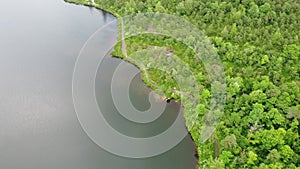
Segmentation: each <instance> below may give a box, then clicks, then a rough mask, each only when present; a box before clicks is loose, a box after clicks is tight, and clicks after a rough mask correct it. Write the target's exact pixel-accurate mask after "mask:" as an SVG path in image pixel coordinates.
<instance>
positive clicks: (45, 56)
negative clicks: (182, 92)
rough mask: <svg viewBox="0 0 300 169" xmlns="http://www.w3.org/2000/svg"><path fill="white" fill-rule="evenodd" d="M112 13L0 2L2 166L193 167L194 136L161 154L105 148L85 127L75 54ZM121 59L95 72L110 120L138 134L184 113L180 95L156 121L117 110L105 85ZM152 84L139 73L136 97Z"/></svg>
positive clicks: (58, 1)
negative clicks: (142, 155) (141, 155)
mask: <svg viewBox="0 0 300 169" xmlns="http://www.w3.org/2000/svg"><path fill="white" fill-rule="evenodd" d="M114 19H115V18H114V17H113V16H112V15H110V14H107V13H104V12H101V11H98V10H95V9H91V8H88V7H84V6H77V5H73V4H68V3H65V2H63V1H62V0H43V1H40V0H27V1H23V0H16V1H1V2H0V49H1V50H0V51H1V55H0V77H1V82H0V168H1V169H141V168H143V169H189V168H194V166H195V162H196V160H195V158H194V147H193V145H192V142H191V139H190V138H189V137H186V139H184V140H183V141H182V142H181V143H180V144H179V145H178V146H177V147H175V148H174V149H172V150H170V151H168V152H166V153H164V154H162V155H160V156H156V157H152V158H147V159H129V158H123V157H119V156H116V155H113V154H111V153H109V152H106V151H104V150H103V149H101V148H100V147H99V146H97V145H96V144H94V143H93V142H92V141H91V139H90V138H89V137H88V136H87V135H86V133H85V132H84V131H83V130H82V128H81V126H80V123H79V121H78V120H77V118H76V113H75V111H74V107H73V102H72V73H73V69H74V65H75V62H76V58H77V56H78V53H79V51H80V49H81V47H82V46H83V45H84V43H85V41H86V40H87V39H88V38H89V36H90V35H91V34H92V33H93V32H94V31H96V30H97V29H98V28H99V27H101V26H103V25H105V24H107V23H108V22H110V21H112V20H114ZM116 29H117V28H116ZM111 38H115V35H114V34H112V35H111ZM105 41H106V39H103V43H105ZM99 50H101V46H99ZM120 62H121V60H120V59H115V58H110V57H106V59H105V60H104V62H103V64H102V66H101V67H100V68H99V72H102V73H101V74H99V76H97V79H96V84H97V85H96V86H97V88H96V92H97V93H96V95H97V99H98V104H99V105H104V106H105V107H104V108H105V109H106V110H107V111H106V112H107V113H106V114H105V117H106V118H107V121H109V122H110V124H111V125H112V126H113V127H114V128H116V129H117V130H119V131H120V132H123V133H125V134H127V135H132V136H139V137H146V136H150V135H155V134H157V133H159V132H161V131H163V130H165V129H166V128H167V127H168V125H170V124H171V123H172V120H173V119H174V118H175V117H176V114H177V113H178V112H177V111H178V110H179V105H178V104H177V103H174V102H173V103H170V106H168V108H167V109H166V112H165V113H164V114H163V116H162V117H161V118H160V119H159V120H158V121H157V123H152V124H147V125H140V124H133V123H130V122H126V121H125V119H123V118H122V117H119V115H118V112H117V111H116V110H115V109H114V107H113V103H112V102H111V96H110V93H109V92H105V91H106V90H105V89H107V88H109V83H107V82H108V81H110V79H111V76H110V75H111V74H112V71H113V70H114V67H115V66H116V65H118V64H119V63H120ZM129 66H132V65H129ZM100 69H101V70H100ZM103 72H104V73H105V74H106V76H104V75H103ZM149 92H150V89H149V88H147V87H146V86H145V85H144V83H143V82H142V81H141V79H140V76H137V77H136V78H135V79H134V81H133V82H132V84H131V89H130V97H131V98H132V99H131V100H132V102H133V104H134V105H136V107H137V108H138V109H146V108H147V107H148V106H149V105H148V104H149V103H148V102H147V98H148V96H147V95H148V94H149ZM149 148H151V147H149Z"/></svg>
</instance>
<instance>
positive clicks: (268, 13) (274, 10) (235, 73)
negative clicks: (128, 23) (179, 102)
mask: <svg viewBox="0 0 300 169" xmlns="http://www.w3.org/2000/svg"><path fill="white" fill-rule="evenodd" d="M67 1H69V2H76V3H80V4H86V5H91V3H90V1H88V0H67ZM95 3H96V7H98V8H100V9H103V10H106V11H109V12H111V13H113V14H114V15H116V16H117V17H119V16H126V15H128V14H133V13H143V12H161V13H168V14H173V15H176V16H182V17H184V18H187V19H188V20H189V21H191V22H192V23H193V24H194V25H196V26H197V27H198V28H199V29H200V30H202V31H204V32H205V34H206V35H207V36H208V38H209V39H210V40H211V42H212V43H213V45H214V46H215V48H216V50H217V52H218V55H219V56H220V59H221V61H222V64H223V65H222V66H223V67H224V70H225V74H226V83H227V89H226V91H227V99H226V106H225V110H224V115H223V117H222V120H221V122H220V123H219V124H218V126H217V129H216V131H215V132H214V134H213V136H212V137H211V138H210V139H209V140H208V141H207V142H205V143H204V144H203V143H201V142H200V141H199V130H200V126H201V124H202V122H203V121H204V120H203V119H204V118H205V117H203V115H204V114H205V113H206V111H208V107H209V101H210V90H211V86H210V81H209V78H208V77H207V74H206V73H205V69H204V67H203V65H202V64H201V63H198V62H195V61H194V60H193V57H192V56H193V51H192V50H191V49H189V48H188V47H187V46H185V45H184V44H182V43H181V42H178V41H176V40H173V39H172V38H169V37H163V36H157V35H142V36H137V37H131V38H128V39H126V44H130V45H127V46H129V47H128V49H127V52H128V53H129V54H130V53H133V52H134V51H137V50H140V49H147V48H149V47H151V46H165V47H166V48H168V49H169V50H172V51H173V50H174V54H176V55H177V56H178V57H179V58H180V59H182V60H184V61H185V62H186V63H187V64H189V65H190V67H191V69H192V71H193V72H194V73H196V74H197V79H196V80H197V82H198V83H199V84H200V87H201V89H200V90H201V95H200V98H196V99H200V100H201V102H200V104H199V105H198V107H196V108H195V107H194V108H193V110H191V109H192V106H190V107H189V106H187V107H185V108H186V109H187V112H189V111H191V112H196V113H197V116H196V118H194V117H193V119H192V120H194V122H193V123H192V122H191V121H189V120H187V126H188V129H189V130H190V132H191V134H192V137H193V139H194V141H195V143H196V145H197V147H198V153H199V168H214V169H222V168H255V169H284V168H287V169H296V168H298V169H300V137H299V134H300V125H299V120H300V104H299V103H300V76H299V73H300V41H299V38H300V31H299V28H300V2H299V1H298V0H225V1H220V0H215V1H211V0H207V1H204V0H203V1H201V0H128V1H124V0H95ZM113 55H115V56H118V57H122V58H124V56H122V51H121V44H118V45H117V46H116V47H115V51H114V52H113ZM135 59H138V58H135ZM129 61H130V60H129ZM142 61H147V59H143V60H142ZM132 62H134V61H132ZM136 64H137V65H138V63H136ZM145 64H146V63H145ZM138 66H139V65H138ZM147 72H148V73H149V76H150V79H151V80H152V81H153V83H155V84H157V85H158V86H161V88H157V87H156V86H155V85H153V84H151V83H149V82H148V85H150V86H151V87H153V88H154V89H157V90H161V91H160V92H162V93H164V94H165V95H166V96H168V97H174V98H179V96H178V93H176V92H175V93H174V90H172V89H173V88H174V86H176V82H175V81H174V79H172V78H170V77H168V75H166V74H163V73H162V72H160V71H158V70H154V69H148V70H147ZM145 81H146V79H145ZM176 87H177V86H176ZM188 116H189V114H188V115H186V118H188Z"/></svg>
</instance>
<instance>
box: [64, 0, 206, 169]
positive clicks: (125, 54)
mask: <svg viewBox="0 0 300 169" xmlns="http://www.w3.org/2000/svg"><path fill="white" fill-rule="evenodd" d="M64 1H65V2H68V3H72V4H76V5H83V6H87V7H94V8H96V9H98V10H102V11H104V12H107V13H109V14H111V15H113V16H114V17H115V18H116V19H117V21H118V23H121V24H118V32H119V33H121V36H122V46H121V48H122V49H121V50H122V54H123V55H124V56H125V58H127V51H126V43H125V38H124V37H123V36H124V28H123V21H122V20H121V21H120V17H121V16H120V15H118V14H117V13H116V12H114V11H111V10H107V9H104V8H101V6H100V5H98V4H96V3H92V2H86V3H81V2H77V0H64ZM119 33H118V34H119ZM110 56H111V57H115V58H120V59H122V60H123V61H126V62H128V63H130V64H132V65H134V66H136V67H137V68H138V69H139V70H140V71H141V73H142V76H143V77H145V78H146V80H147V81H148V82H149V83H147V82H146V81H145V80H144V78H143V77H142V80H143V81H144V83H145V85H146V86H147V87H149V88H150V89H151V90H154V91H156V90H155V89H153V87H155V86H157V85H156V84H155V83H154V82H153V81H152V80H151V79H150V78H149V75H148V74H147V72H146V67H145V66H144V64H142V63H141V64H140V66H141V67H140V66H139V65H138V63H136V62H135V61H134V60H133V61H129V60H128V59H126V60H125V59H123V58H121V57H120V56H115V55H111V54H110ZM172 91H173V92H174V93H178V94H180V95H186V93H185V92H182V91H178V90H172ZM161 96H162V95H161ZM189 97H192V95H189ZM161 98H164V100H165V101H168V98H167V97H166V96H162V97H161ZM170 99H174V98H170ZM175 100H176V101H180V100H177V99H175ZM182 106H183V108H184V105H182ZM183 118H184V120H185V123H186V124H187V121H186V119H185V117H183ZM185 127H186V130H187V131H188V135H189V137H190V138H191V139H192V142H193V145H194V147H195V154H194V157H195V158H196V160H197V161H198V163H197V165H196V168H199V166H200V161H199V160H200V157H199V154H200V153H199V151H198V148H199V147H197V144H196V142H195V140H194V138H193V137H192V134H191V131H189V129H188V127H187V125H185Z"/></svg>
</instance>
